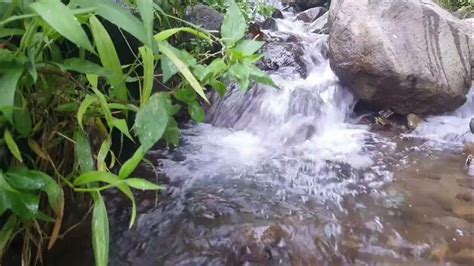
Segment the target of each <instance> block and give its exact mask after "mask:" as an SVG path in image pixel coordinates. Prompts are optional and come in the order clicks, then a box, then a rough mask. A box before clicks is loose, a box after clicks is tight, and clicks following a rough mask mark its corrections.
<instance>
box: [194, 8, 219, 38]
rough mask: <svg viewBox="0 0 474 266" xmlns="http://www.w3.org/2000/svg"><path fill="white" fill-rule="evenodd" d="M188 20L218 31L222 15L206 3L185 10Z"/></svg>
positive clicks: (204, 27)
mask: <svg viewBox="0 0 474 266" xmlns="http://www.w3.org/2000/svg"><path fill="white" fill-rule="evenodd" d="M186 17H187V19H188V21H189V22H191V23H193V24H196V25H198V26H201V27H202V28H203V29H206V30H210V31H216V32H220V29H221V26H222V22H223V21H224V15H223V14H221V13H219V12H218V11H217V10H215V9H214V8H212V7H210V6H206V5H195V6H193V7H191V8H189V9H188V10H187V11H186Z"/></svg>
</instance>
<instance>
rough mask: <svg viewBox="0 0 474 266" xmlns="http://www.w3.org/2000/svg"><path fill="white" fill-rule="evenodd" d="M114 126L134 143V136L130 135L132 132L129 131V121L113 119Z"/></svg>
mask: <svg viewBox="0 0 474 266" xmlns="http://www.w3.org/2000/svg"><path fill="white" fill-rule="evenodd" d="M112 125H113V126H114V127H115V128H116V129H118V130H119V131H120V132H122V134H124V135H125V136H127V138H129V139H130V140H131V141H133V138H132V135H130V131H129V130H128V125H127V121H126V120H125V119H116V118H113V119H112Z"/></svg>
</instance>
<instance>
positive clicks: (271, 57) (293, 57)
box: [258, 42, 308, 78]
mask: <svg viewBox="0 0 474 266" xmlns="http://www.w3.org/2000/svg"><path fill="white" fill-rule="evenodd" d="M262 54H263V58H262V59H261V60H260V61H259V62H258V67H259V68H260V69H262V70H265V71H276V70H279V69H281V68H292V69H294V70H295V71H296V72H297V73H298V74H300V76H301V77H304V78H306V76H307V74H308V73H307V69H306V65H305V63H304V61H303V59H302V58H303V55H304V50H303V47H302V45H300V44H299V43H297V42H285V43H280V42H267V43H266V44H265V45H264V46H263V48H262Z"/></svg>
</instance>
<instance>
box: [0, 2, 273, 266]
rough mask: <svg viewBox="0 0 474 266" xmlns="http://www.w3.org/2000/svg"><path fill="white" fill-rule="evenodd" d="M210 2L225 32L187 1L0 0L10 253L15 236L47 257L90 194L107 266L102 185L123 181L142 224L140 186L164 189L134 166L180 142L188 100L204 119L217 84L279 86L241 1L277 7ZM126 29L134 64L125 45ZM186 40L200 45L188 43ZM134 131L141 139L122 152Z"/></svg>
mask: <svg viewBox="0 0 474 266" xmlns="http://www.w3.org/2000/svg"><path fill="white" fill-rule="evenodd" d="M190 2H194V1H190ZM201 2H202V1H201ZM204 2H206V3H208V4H212V5H213V6H216V7H218V9H220V10H226V12H227V13H226V15H225V18H224V23H223V25H222V28H221V33H220V37H216V36H215V35H212V34H210V33H209V32H207V31H205V30H203V29H201V28H199V27H198V26H196V25H192V24H190V23H188V22H186V21H184V20H183V18H184V17H185V9H186V6H187V5H182V3H181V1H177V0H162V1H156V2H154V1H152V0H135V1H128V3H127V4H128V5H129V6H130V7H131V9H132V10H134V11H133V12H130V10H127V9H124V8H123V7H122V6H120V5H118V4H116V3H115V2H114V1H109V0H71V1H60V0H38V1H33V0H12V1H2V2H1V3H0V228H1V229H0V261H1V257H2V254H3V253H4V252H5V251H6V250H7V248H8V247H9V245H10V244H11V243H12V241H13V240H15V241H22V246H23V252H22V261H23V264H24V265H28V264H30V263H32V262H38V260H41V253H42V252H43V251H45V250H46V249H50V248H51V247H52V246H53V245H54V244H55V243H56V242H57V241H58V239H60V238H62V237H64V233H65V232H67V231H68V230H67V228H62V224H63V221H64V220H65V217H64V215H65V212H64V210H65V209H71V207H70V206H65V204H70V202H71V200H67V199H68V198H70V199H74V201H77V200H79V199H82V200H83V201H85V202H90V204H91V206H92V228H91V230H92V239H93V248H94V255H95V260H96V265H99V266H101V265H106V264H107V262H108V247H109V243H108V242H109V222H108V217H107V211H106V204H105V203H104V199H103V197H102V193H103V192H104V191H106V190H108V189H112V188H114V189H118V190H120V191H121V192H122V193H123V194H124V196H126V197H127V198H128V199H129V200H130V202H131V205H132V213H131V219H130V226H132V225H133V223H134V220H135V216H136V205H135V199H134V196H133V193H132V189H138V190H158V189H160V186H159V185H157V184H154V183H151V182H150V181H147V180H145V179H142V178H140V177H135V176H133V172H134V170H135V168H136V167H137V166H138V165H139V164H140V163H141V162H142V161H143V160H144V155H145V154H146V152H147V151H148V150H150V149H151V148H152V147H153V146H154V145H155V144H156V143H157V142H158V141H160V140H161V141H163V142H164V143H166V144H167V145H168V146H176V145H178V144H179V129H178V124H177V121H176V119H175V117H176V115H177V114H178V112H179V111H180V109H185V110H187V112H188V114H189V116H190V117H191V118H192V119H194V120H195V121H198V122H201V121H203V120H204V118H205V117H204V116H205V115H204V111H203V109H202V107H201V103H203V104H206V103H207V102H208V99H207V97H206V92H207V91H208V90H215V91H217V92H218V93H219V94H221V95H223V94H224V93H225V92H226V84H227V83H228V82H238V83H239V84H240V89H241V90H242V91H245V90H247V88H249V86H250V85H251V83H252V82H260V83H263V84H267V85H270V86H275V85H274V83H273V82H272V80H271V79H270V78H269V77H268V76H267V75H266V74H265V73H264V72H262V71H260V70H259V69H258V68H257V67H256V66H255V63H256V62H257V61H258V60H259V59H260V57H261V56H260V55H259V54H257V52H258V50H259V49H260V47H261V46H262V45H263V43H262V42H258V41H254V40H246V39H245V37H244V36H245V32H246V21H245V17H244V15H243V14H242V12H241V9H240V8H244V10H245V8H252V9H255V10H256V12H257V13H262V12H263V13H268V10H266V9H265V8H267V7H264V6H261V7H260V8H262V9H261V10H259V9H258V8H256V7H246V6H245V5H244V4H246V3H248V1H237V3H239V4H240V7H239V6H238V5H237V4H236V3H235V2H234V0H229V1H226V2H225V3H224V1H213V0H205V1H204ZM135 11H136V12H135ZM254 14H256V13H254ZM111 25H112V26H111ZM117 28H118V32H119V34H120V35H121V36H127V38H125V40H126V43H127V45H130V51H129V52H130V54H131V55H132V62H130V63H129V62H127V63H124V62H122V61H123V60H122V57H121V53H118V51H117V50H116V45H114V42H115V40H116V39H115V37H114V35H113V33H112V29H115V30H116V29H117ZM185 39H187V40H189V39H191V40H190V41H189V42H186V43H192V44H193V45H191V46H190V45H187V46H185V45H180V43H182V42H181V40H185ZM128 40H130V43H129V42H128ZM132 42H133V43H138V44H139V45H138V46H139V47H137V48H138V49H134V45H133V44H132ZM216 47H217V49H216ZM216 50H217V51H216ZM156 84H159V86H158V87H160V89H159V90H157V89H156V87H157V86H156ZM125 140H127V141H128V142H129V143H135V145H136V146H137V147H138V148H137V149H136V150H135V151H134V152H133V155H132V156H130V158H125V159H124V160H120V158H122V157H123V155H122V154H121V151H122V149H123V148H124V142H125ZM76 204H77V203H76ZM72 208H74V206H72Z"/></svg>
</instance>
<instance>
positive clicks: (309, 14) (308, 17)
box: [296, 7, 327, 23]
mask: <svg viewBox="0 0 474 266" xmlns="http://www.w3.org/2000/svg"><path fill="white" fill-rule="evenodd" d="M326 12H327V9H326V8H324V7H313V8H310V9H308V10H306V11H303V12H301V13H299V14H298V15H297V16H296V19H297V20H301V21H303V22H306V23H311V22H313V21H315V20H316V19H318V18H319V17H321V16H322V15H323V14H324V13H326Z"/></svg>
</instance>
